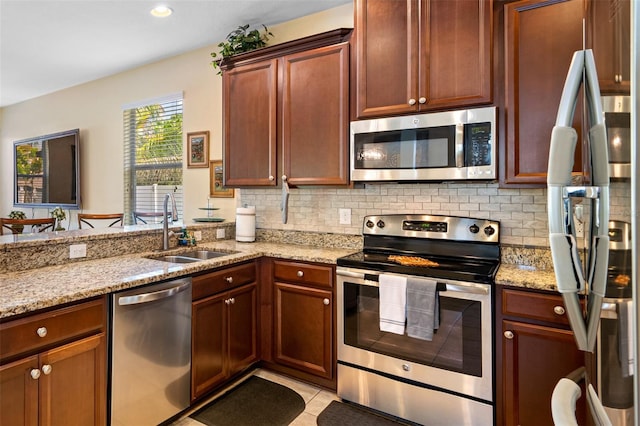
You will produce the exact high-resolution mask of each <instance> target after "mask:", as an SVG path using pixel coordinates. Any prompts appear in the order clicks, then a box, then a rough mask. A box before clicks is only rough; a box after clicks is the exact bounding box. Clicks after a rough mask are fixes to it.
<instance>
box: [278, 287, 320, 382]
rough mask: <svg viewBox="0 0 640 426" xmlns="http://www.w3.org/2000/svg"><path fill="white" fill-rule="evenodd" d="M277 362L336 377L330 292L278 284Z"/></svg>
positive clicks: (312, 372) (317, 374)
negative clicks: (334, 373) (334, 371)
mask: <svg viewBox="0 0 640 426" xmlns="http://www.w3.org/2000/svg"><path fill="white" fill-rule="evenodd" d="M275 291H276V296H275V327H276V328H275V345H274V348H275V355H274V358H275V361H276V362H278V363H281V364H283V365H288V366H290V367H294V368H296V369H298V370H300V371H305V372H307V373H310V374H313V375H316V376H320V377H324V378H327V379H330V378H331V377H332V376H333V368H332V367H333V366H332V364H333V356H332V348H333V344H332V343H333V342H332V338H333V333H332V324H333V321H332V306H333V296H332V294H331V291H328V290H320V289H315V288H308V287H305V286H301V285H295V284H285V283H278V282H276V283H275Z"/></svg>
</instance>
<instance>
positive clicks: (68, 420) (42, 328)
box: [0, 299, 107, 426]
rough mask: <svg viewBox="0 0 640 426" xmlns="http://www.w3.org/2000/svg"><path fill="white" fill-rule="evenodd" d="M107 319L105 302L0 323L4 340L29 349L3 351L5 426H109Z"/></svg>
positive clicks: (0, 406)
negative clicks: (107, 421) (107, 411)
mask: <svg viewBox="0 0 640 426" xmlns="http://www.w3.org/2000/svg"><path fill="white" fill-rule="evenodd" d="M83 318H84V319H88V318H95V319H97V318H101V321H99V323H98V322H92V321H88V322H86V323H80V322H78V320H81V319H83ZM105 318H106V317H105V305H104V300H103V299H100V300H98V301H94V302H87V303H83V304H79V305H77V306H73V307H69V308H62V309H59V310H55V311H51V312H48V313H43V314H35V315H33V316H29V317H25V318H22V319H18V320H13V321H9V322H6V323H3V324H0V341H3V340H5V342H6V340H7V339H12V340H13V341H14V342H15V341H16V340H18V341H20V342H21V343H22V345H23V346H22V348H21V347H19V346H14V347H12V348H8V346H4V347H3V348H2V356H3V357H2V358H0V424H2V425H65V426H66V425H78V426H84V425H105V424H106V405H107V404H106V401H107V399H106V353H107V348H106V335H105V332H104V327H105V324H106V320H105ZM92 325H94V326H96V327H95V328H93V331H91V329H92ZM87 334H89V335H88V336H87ZM76 335H81V336H83V337H75V336H76ZM16 336H22V337H21V338H16ZM38 339H40V340H41V344H40V345H34V344H33V342H34V341H38ZM60 342H64V343H60ZM6 343H7V345H8V344H9V343H8V342H6Z"/></svg>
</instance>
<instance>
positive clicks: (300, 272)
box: [296, 271, 304, 277]
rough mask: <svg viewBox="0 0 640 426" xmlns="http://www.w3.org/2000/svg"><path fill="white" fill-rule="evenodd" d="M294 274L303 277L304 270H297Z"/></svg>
mask: <svg viewBox="0 0 640 426" xmlns="http://www.w3.org/2000/svg"><path fill="white" fill-rule="evenodd" d="M296 275H297V276H298V277H303V276H304V272H302V271H298V273H296Z"/></svg>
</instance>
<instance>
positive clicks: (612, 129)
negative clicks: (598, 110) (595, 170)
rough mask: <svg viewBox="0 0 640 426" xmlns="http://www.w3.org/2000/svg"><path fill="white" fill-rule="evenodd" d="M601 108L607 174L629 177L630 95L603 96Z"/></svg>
mask: <svg viewBox="0 0 640 426" xmlns="http://www.w3.org/2000/svg"><path fill="white" fill-rule="evenodd" d="M602 110H603V112H604V124H605V126H606V128H607V147H608V148H609V176H610V177H612V178H629V177H631V96H603V97H602Z"/></svg>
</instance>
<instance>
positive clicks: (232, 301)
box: [229, 297, 236, 305]
mask: <svg viewBox="0 0 640 426" xmlns="http://www.w3.org/2000/svg"><path fill="white" fill-rule="evenodd" d="M229 303H231V304H232V305H233V304H234V303H236V299H235V298H234V297H232V298H231V299H229Z"/></svg>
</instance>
